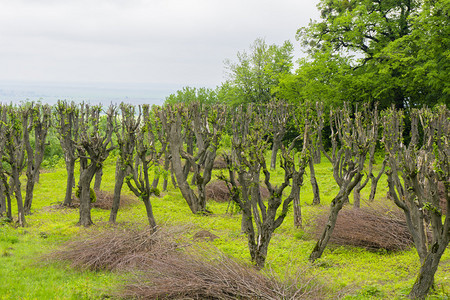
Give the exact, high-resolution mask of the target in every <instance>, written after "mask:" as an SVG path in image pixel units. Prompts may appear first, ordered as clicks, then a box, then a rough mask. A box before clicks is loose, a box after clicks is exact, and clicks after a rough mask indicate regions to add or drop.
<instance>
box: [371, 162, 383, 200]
mask: <svg viewBox="0 0 450 300" xmlns="http://www.w3.org/2000/svg"><path fill="white" fill-rule="evenodd" d="M385 169H386V161H383V165H382V167H381V170H380V173H378V176H377V177H375V176H372V178H371V185H370V196H369V201H370V202H373V201H374V200H375V194H376V192H377V185H378V181H379V180H380V178H381V175H383V174H384V170H385Z"/></svg>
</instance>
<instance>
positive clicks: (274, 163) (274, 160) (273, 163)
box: [270, 138, 281, 170]
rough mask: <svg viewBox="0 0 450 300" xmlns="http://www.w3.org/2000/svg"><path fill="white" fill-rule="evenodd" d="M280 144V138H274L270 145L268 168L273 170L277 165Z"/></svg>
mask: <svg viewBox="0 0 450 300" xmlns="http://www.w3.org/2000/svg"><path fill="white" fill-rule="evenodd" d="M280 146H281V139H278V138H274V139H273V145H272V156H271V158H270V168H271V169H272V170H275V169H276V167H277V154H278V150H279V149H280Z"/></svg>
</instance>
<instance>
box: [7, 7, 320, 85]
mask: <svg viewBox="0 0 450 300" xmlns="http://www.w3.org/2000/svg"><path fill="white" fill-rule="evenodd" d="M302 2H303V3H302ZM316 16H317V12H316V8H315V4H314V3H313V2H310V1H293V0H292V1H291V0H280V1H267V0H262V1H255V0H251V1H238V0H231V1H218V0H164V1H162V0H155V1H150V0H126V1H125V0H108V1H107V0H96V1H86V0H77V1H64V0H59V1H56V0H37V1H36V0H19V1H3V2H2V9H1V10H0V79H1V80H7V79H16V80H50V81H55V80H56V81H107V82H173V83H185V84H197V85H198V84H202V83H203V84H204V85H206V86H208V85H209V86H211V85H216V84H219V83H220V82H221V81H222V80H223V60H224V59H226V58H231V59H233V58H234V57H235V55H236V53H237V52H238V51H241V50H244V49H248V46H249V45H250V44H251V43H252V42H253V41H254V40H255V39H256V38H258V37H263V38H264V37H265V38H266V41H267V42H268V43H277V44H281V43H282V42H283V41H284V40H286V39H290V40H292V41H293V40H294V36H295V32H296V30H297V29H298V28H299V27H300V26H305V25H306V24H307V23H308V21H309V18H315V17H316Z"/></svg>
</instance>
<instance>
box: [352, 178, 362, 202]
mask: <svg viewBox="0 0 450 300" xmlns="http://www.w3.org/2000/svg"><path fill="white" fill-rule="evenodd" d="M353 207H354V208H360V207H361V182H358V184H356V186H355V189H354V190H353Z"/></svg>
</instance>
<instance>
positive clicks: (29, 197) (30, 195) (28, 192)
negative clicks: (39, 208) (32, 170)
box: [23, 175, 35, 215]
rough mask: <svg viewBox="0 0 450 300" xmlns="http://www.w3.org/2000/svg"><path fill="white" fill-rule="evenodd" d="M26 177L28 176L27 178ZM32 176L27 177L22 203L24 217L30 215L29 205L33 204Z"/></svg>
mask: <svg viewBox="0 0 450 300" xmlns="http://www.w3.org/2000/svg"><path fill="white" fill-rule="evenodd" d="M27 177H28V176H27ZM33 177H34V176H32V175H31V176H30V177H28V180H27V186H26V188H25V191H26V192H25V203H24V207H23V208H24V212H25V214H26V215H31V204H32V202H33V190H34V184H35V181H34V178H33Z"/></svg>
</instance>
